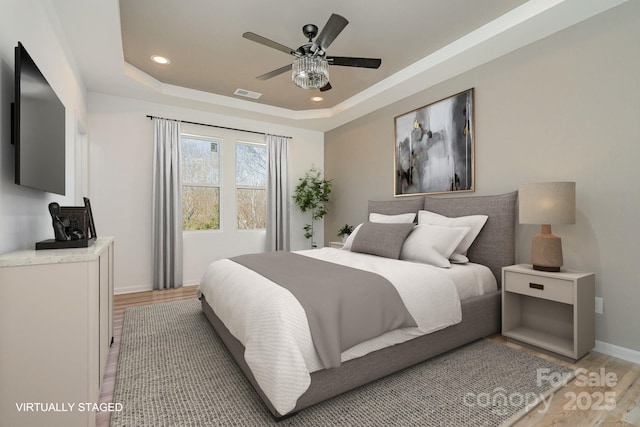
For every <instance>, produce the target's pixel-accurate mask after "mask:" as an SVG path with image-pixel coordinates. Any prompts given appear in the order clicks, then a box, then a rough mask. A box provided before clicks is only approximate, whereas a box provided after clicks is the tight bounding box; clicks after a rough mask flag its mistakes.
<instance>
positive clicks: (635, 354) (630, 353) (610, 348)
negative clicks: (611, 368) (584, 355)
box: [594, 341, 640, 365]
mask: <svg viewBox="0 0 640 427" xmlns="http://www.w3.org/2000/svg"><path fill="white" fill-rule="evenodd" d="M594 350H595V351H597V352H598V353H603V354H606V355H608V356H612V357H617V358H618V359H622V360H626V361H628V362H632V363H637V364H639V365H640V351H637V350H632V349H630V348H626V347H620V346H619V345H614V344H609V343H608V342H603V341H596V346H595V348H594Z"/></svg>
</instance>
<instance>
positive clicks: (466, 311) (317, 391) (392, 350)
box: [201, 291, 500, 418]
mask: <svg viewBox="0 0 640 427" xmlns="http://www.w3.org/2000/svg"><path fill="white" fill-rule="evenodd" d="M201 300H202V309H203V311H204V313H205V315H206V316H207V318H208V319H209V322H211V325H212V326H213V328H214V329H215V331H216V332H217V333H218V335H219V336H220V338H221V339H222V341H223V342H224V344H225V345H226V347H227V349H228V350H229V352H230V353H231V355H232V356H233V358H234V359H235V361H236V363H237V364H238V366H240V369H241V370H242V372H244V374H245V376H246V377H247V379H248V380H249V381H250V382H251V384H252V385H253V387H254V388H255V390H256V391H257V392H258V394H259V395H260V398H261V399H262V401H263V402H264V403H265V405H266V406H267V407H268V409H269V411H270V412H271V413H272V414H273V416H274V417H276V418H280V417H282V416H283V414H278V413H277V411H276V410H275V408H274V407H273V405H272V404H271V402H270V401H269V399H268V398H267V397H266V395H265V394H264V393H263V392H262V390H261V389H260V386H258V384H257V382H256V380H255V378H254V377H253V374H252V372H251V369H250V368H249V366H248V365H247V363H246V362H245V360H244V346H243V345H242V343H241V342H240V341H238V340H237V339H236V338H235V337H234V336H233V335H232V334H231V333H230V332H229V330H228V329H227V328H226V326H225V325H224V324H223V323H222V321H221V320H220V319H219V318H218V316H216V314H215V313H214V312H213V309H211V307H210V306H209V304H208V303H207V301H206V299H205V298H204V296H203V297H202V298H201ZM461 306H462V322H460V323H458V324H456V325H453V326H449V327H448V328H445V329H442V330H439V331H436V332H433V333H431V334H427V335H423V336H421V337H418V338H414V339H412V340H409V341H405V342H403V343H401V344H396V345H393V346H391V347H385V348H382V349H380V350H377V351H374V352H371V353H369V354H366V355H365V356H362V357H358V358H356V359H352V360H349V361H347V362H345V363H343V364H342V365H341V366H340V367H338V368H332V369H324V370H321V371H316V372H313V373H311V385H310V386H309V388H308V389H307V391H306V392H305V393H304V394H303V395H302V396H300V398H299V399H298V402H297V404H296V407H295V408H294V409H293V411H291V412H290V413H289V414H292V413H295V412H297V411H299V410H301V409H304V408H307V407H309V406H311V405H314V404H316V403H319V402H322V401H323V400H327V399H329V398H331V397H334V396H337V395H339V394H341V393H344V392H346V391H349V390H353V389H354V388H356V387H359V386H361V385H364V384H367V383H370V382H372V381H375V380H377V379H380V378H383V377H385V376H387V375H389V374H392V373H395V372H398V371H400V370H402V369H405V368H408V367H410V366H413V365H415V364H417V363H420V362H423V361H425V360H428V359H430V358H432V357H435V356H438V355H440V354H442V353H445V352H447V351H449V350H453V349H455V348H457V347H460V346H462V345H464V344H468V343H470V342H472V341H475V340H477V339H480V338H482V337H486V336H489V335H492V334H495V333H497V332H500V291H496V292H492V293H490V294H486V295H481V296H478V297H474V298H469V299H466V300H464V301H462V302H461ZM289 414H285V415H284V416H286V415H289Z"/></svg>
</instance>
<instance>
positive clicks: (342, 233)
mask: <svg viewBox="0 0 640 427" xmlns="http://www.w3.org/2000/svg"><path fill="white" fill-rule="evenodd" d="M351 233H353V225H349V224H345V225H344V227H342V228H341V229H340V230H338V237H340V238H341V239H342V241H343V242H344V241H345V240H346V239H347V236H349V235H350V234H351Z"/></svg>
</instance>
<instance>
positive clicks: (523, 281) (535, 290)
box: [505, 271, 574, 304]
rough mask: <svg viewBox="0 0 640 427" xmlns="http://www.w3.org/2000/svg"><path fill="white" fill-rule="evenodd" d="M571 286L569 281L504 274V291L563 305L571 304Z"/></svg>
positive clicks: (571, 283) (511, 273) (528, 275)
mask: <svg viewBox="0 0 640 427" xmlns="http://www.w3.org/2000/svg"><path fill="white" fill-rule="evenodd" d="M573 286H574V285H573V282H572V281H569V280H562V279H554V278H552V277H543V276H537V275H536V276H534V275H530V274H520V273H514V272H511V271H506V272H505V290H506V291H508V292H514V293H518V294H522V295H529V296H532V297H536V298H543V299H548V300H551V301H557V302H562V303H565V304H573Z"/></svg>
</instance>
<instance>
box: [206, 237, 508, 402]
mask: <svg viewBox="0 0 640 427" xmlns="http://www.w3.org/2000/svg"><path fill="white" fill-rule="evenodd" d="M296 253H298V254H300V255H305V256H310V257H313V258H317V259H321V260H324V261H329V262H333V263H336V264H342V265H348V266H352V267H355V268H360V269H363V270H367V271H371V272H374V273H377V274H380V275H382V276H383V277H386V278H387V279H388V280H389V281H390V282H391V283H392V284H393V285H394V286H395V287H396V289H397V290H398V293H399V294H400V297H401V298H402V300H403V302H404V303H405V305H406V306H407V309H408V311H409V312H410V313H411V315H412V316H413V317H414V319H415V320H416V323H417V325H418V327H412V328H402V329H397V330H395V331H390V332H388V333H386V334H384V335H382V336H380V337H378V338H374V339H372V340H369V341H366V342H364V343H361V344H358V345H356V346H354V347H352V348H350V349H348V350H346V351H345V352H343V353H342V357H341V360H342V361H343V362H345V361H347V360H350V359H354V358H356V357H361V356H364V355H365V354H368V353H370V352H372V351H375V350H379V349H381V348H384V347H388V346H391V345H394V344H399V343H402V342H405V341H408V340H410V339H412V338H415V337H417V336H421V335H424V334H426V333H430V332H434V331H436V330H439V329H443V328H445V327H447V326H451V325H453V324H456V323H459V322H460V321H461V318H462V315H461V311H460V300H461V299H466V298H469V297H472V296H477V295H482V294H484V293H487V292H490V291H493V290H496V289H497V285H496V281H495V278H494V277H493V274H492V273H491V271H490V270H489V269H488V268H486V267H484V266H480V265H478V264H464V265H454V266H453V267H452V268H450V269H442V268H437V267H433V266H429V265H426V264H420V263H413V262H408V261H397V260H390V259H386V258H380V257H376V256H372V255H365V254H358V253H353V252H350V251H344V250H340V249H333V248H322V249H316V250H308V251H297V252H296ZM200 292H202V294H203V295H204V296H205V298H206V299H207V302H208V303H209V304H210V305H211V308H212V309H213V310H214V312H215V313H216V315H217V316H218V318H220V320H221V321H222V322H223V323H224V324H225V326H226V327H227V329H229V331H230V332H231V334H232V335H234V336H235V337H236V338H237V339H238V340H239V341H240V342H241V343H242V344H243V345H244V347H245V355H244V356H245V361H246V362H247V364H248V365H249V367H250V368H251V371H252V373H253V375H254V377H255V378H256V381H257V382H258V384H259V385H260V387H261V389H262V390H263V391H264V392H265V394H266V395H267V397H268V398H269V400H270V401H271V403H272V404H273V405H274V407H275V408H276V410H277V411H278V412H279V413H280V414H286V413H288V412H290V411H291V410H292V409H293V408H294V407H295V404H296V401H297V399H298V398H299V397H300V396H301V395H302V394H303V393H304V392H305V391H306V390H307V388H308V387H309V384H310V382H311V380H310V373H311V372H314V371H317V370H320V369H322V365H321V363H320V360H319V358H318V356H317V353H316V351H315V348H314V347H313V342H312V339H311V333H310V332H309V326H308V322H307V319H306V315H305V312H304V309H303V308H302V306H301V305H300V304H299V303H298V301H297V300H296V299H295V297H294V296H293V295H292V294H291V293H290V292H289V291H287V290H286V289H284V288H282V287H281V286H278V285H276V284H275V283H273V282H271V281H270V280H268V279H266V278H265V277H263V276H261V275H260V274H258V273H256V272H254V271H252V270H250V269H248V268H246V267H244V266H242V265H239V264H237V263H235V262H233V261H230V260H219V261H216V262H214V263H212V264H211V265H210V266H209V268H208V269H207V271H206V273H205V274H204V276H203V278H202V281H201V283H200Z"/></svg>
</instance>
